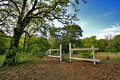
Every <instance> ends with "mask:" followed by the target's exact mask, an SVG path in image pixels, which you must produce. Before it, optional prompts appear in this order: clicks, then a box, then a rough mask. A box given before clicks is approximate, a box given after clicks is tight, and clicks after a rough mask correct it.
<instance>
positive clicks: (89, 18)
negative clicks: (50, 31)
mask: <svg viewBox="0 0 120 80" xmlns="http://www.w3.org/2000/svg"><path fill="white" fill-rule="evenodd" d="M77 7H78V8H79V9H80V11H79V12H78V13H77V16H78V18H79V19H80V20H79V21H77V22H76V23H77V24H78V25H80V26H81V27H82V29H83V37H82V38H85V37H90V36H93V35H96V36H97V39H100V38H104V37H105V35H108V34H111V35H113V36H114V35H117V34H120V0H87V4H83V3H82V0H80V4H79V5H78V6H77ZM68 10H69V12H73V10H72V9H71V8H69V9H68ZM55 24H57V25H56V26H62V25H61V24H60V23H58V22H55Z"/></svg>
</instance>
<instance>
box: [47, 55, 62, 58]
mask: <svg viewBox="0 0 120 80" xmlns="http://www.w3.org/2000/svg"><path fill="white" fill-rule="evenodd" d="M48 56H49V57H56V58H60V56H53V55H48Z"/></svg>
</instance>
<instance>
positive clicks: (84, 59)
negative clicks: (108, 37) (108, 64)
mask: <svg viewBox="0 0 120 80" xmlns="http://www.w3.org/2000/svg"><path fill="white" fill-rule="evenodd" d="M71 59H76V60H83V61H92V62H93V61H95V62H100V60H99V59H86V58H76V57H71Z"/></svg>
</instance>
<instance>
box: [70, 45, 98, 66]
mask: <svg viewBox="0 0 120 80" xmlns="http://www.w3.org/2000/svg"><path fill="white" fill-rule="evenodd" d="M77 50H92V53H93V59H87V58H77V57H72V54H73V53H72V52H73V51H77ZM95 50H98V48H94V47H92V48H73V49H72V48H71V43H69V54H70V62H71V60H72V59H76V60H83V61H92V62H93V63H94V65H96V62H100V60H99V59H95Z"/></svg>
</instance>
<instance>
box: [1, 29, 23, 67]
mask: <svg viewBox="0 0 120 80" xmlns="http://www.w3.org/2000/svg"><path fill="white" fill-rule="evenodd" d="M22 34H23V30H22V29H20V28H15V29H14V35H13V38H12V41H11V46H10V49H9V51H8V53H7V55H6V58H5V61H4V63H3V66H8V65H15V64H16V59H15V57H16V53H17V51H16V50H17V48H18V45H19V41H20V38H21V35H22Z"/></svg>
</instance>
